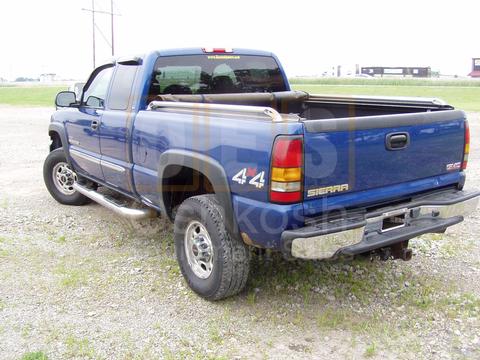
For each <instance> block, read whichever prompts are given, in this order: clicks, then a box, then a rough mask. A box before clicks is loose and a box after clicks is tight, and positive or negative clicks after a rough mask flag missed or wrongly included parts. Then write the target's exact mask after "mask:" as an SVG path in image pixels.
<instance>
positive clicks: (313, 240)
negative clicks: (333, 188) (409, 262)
mask: <svg viewBox="0 0 480 360" xmlns="http://www.w3.org/2000/svg"><path fill="white" fill-rule="evenodd" d="M479 196H480V192H479V191H461V190H456V189H449V190H442V191H436V192H434V193H430V194H428V195H423V196H419V197H416V198H414V199H412V201H410V202H408V203H402V204H399V205H395V206H390V207H384V208H380V209H376V210H374V211H370V212H363V213H361V212H360V213H359V212H345V213H344V214H343V216H342V217H337V218H335V219H325V220H319V221H317V222H315V223H313V224H310V225H308V226H305V227H303V228H300V229H295V230H286V231H284V232H283V233H282V243H283V249H284V251H286V252H287V253H289V254H291V255H292V256H294V257H297V258H302V259H328V258H331V257H335V256H338V255H355V254H360V253H364V252H368V251H371V250H374V249H378V248H382V247H388V246H391V245H393V244H396V243H399V242H402V241H405V240H409V239H411V238H414V237H416V236H419V235H422V234H426V233H437V232H443V231H445V229H446V228H448V227H449V226H452V225H455V224H458V223H459V222H462V221H463V219H464V217H465V216H467V215H468V214H470V213H472V212H474V211H475V209H476V208H477V206H478V202H479ZM392 217H396V218H400V219H402V220H401V221H402V222H403V224H401V225H399V226H396V227H390V228H388V229H387V228H384V220H385V219H391V218H392Z"/></svg>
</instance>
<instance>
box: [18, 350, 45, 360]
mask: <svg viewBox="0 0 480 360" xmlns="http://www.w3.org/2000/svg"><path fill="white" fill-rule="evenodd" d="M20 359H21V360H47V359H48V357H47V355H45V354H44V353H43V352H41V351H37V352H29V353H26V354H24V355H23V356H22V357H21V358H20Z"/></svg>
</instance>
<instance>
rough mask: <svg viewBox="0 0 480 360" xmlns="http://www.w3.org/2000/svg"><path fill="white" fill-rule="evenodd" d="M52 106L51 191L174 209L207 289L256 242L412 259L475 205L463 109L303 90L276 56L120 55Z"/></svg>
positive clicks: (196, 276) (208, 292) (230, 273)
mask: <svg viewBox="0 0 480 360" xmlns="http://www.w3.org/2000/svg"><path fill="white" fill-rule="evenodd" d="M56 106H57V111H56V112H55V113H54V114H53V116H52V118H51V123H50V126H49V130H48V131H49V135H50V138H51V146H50V153H49V155H48V156H47V158H46V160H45V164H44V173H43V175H44V180H45V183H46V186H47V188H48V190H49V192H50V193H51V195H52V196H53V198H54V199H55V200H57V201H58V202H60V203H62V204H68V205H82V204H85V203H87V202H88V201H90V200H94V201H96V202H98V203H100V204H102V205H104V206H106V207H107V208H109V209H111V210H113V211H115V212H116V213H118V214H119V215H121V216H125V217H128V218H130V219H137V220H138V219H144V218H149V217H155V216H159V215H162V216H165V217H168V218H169V219H170V220H171V221H172V222H174V241H175V252H176V257H177V259H178V263H179V266H180V269H181V272H182V274H183V276H184V277H185V280H186V282H187V283H188V285H189V286H190V287H191V288H192V289H193V290H194V291H195V292H196V293H198V294H199V295H201V296H203V297H204V298H206V299H210V300H217V299H222V298H225V297H227V296H231V295H233V294H236V293H238V292H239V291H241V290H242V289H243V288H244V286H245V284H246V282H247V277H248V274H249V262H250V250H251V247H258V248H263V249H272V250H277V251H281V252H283V253H284V254H285V256H288V257H292V258H300V259H329V258H336V257H339V256H347V257H350V256H355V255H358V254H370V253H371V252H377V253H379V254H382V256H383V257H385V258H394V259H397V258H401V259H403V260H408V259H409V258H410V257H411V249H409V248H408V241H409V239H411V238H414V237H416V236H419V235H422V234H425V233H442V232H444V231H445V230H446V229H447V228H448V227H449V226H452V225H455V224H458V223H459V222H461V221H463V220H464V216H465V215H467V214H469V213H471V212H473V211H474V210H475V209H476V207H477V203H478V195H479V193H478V192H476V191H466V190H463V186H464V183H465V169H466V167H467V161H468V153H469V128H468V123H467V120H466V119H465V113H463V112H462V111H459V110H455V109H454V108H453V107H452V106H450V105H448V104H446V103H444V102H443V101H441V100H438V99H427V98H390V97H366V96H325V95H311V94H307V93H305V92H301V91H292V90H291V89H290V86H289V83H288V80H287V77H286V75H285V72H284V70H283V69H282V66H281V64H280V62H279V61H278V59H277V57H276V56H275V55H273V54H271V53H269V52H263V51H254V50H245V49H200V48H199V49H180V50H164V51H163V50H162V51H153V52H151V53H148V54H146V55H142V56H137V57H129V58H119V59H116V60H114V61H111V62H108V63H105V64H103V65H102V66H100V67H98V68H96V69H95V70H94V71H93V73H92V74H91V76H90V78H89V79H88V81H87V82H86V84H85V86H84V88H83V90H82V94H81V98H80V100H77V98H76V96H75V93H73V92H61V93H59V94H58V95H57V98H56ZM101 188H104V189H103V190H102V189H101ZM105 188H107V189H109V190H107V191H105ZM112 192H113V194H114V195H115V194H120V195H121V198H129V199H131V200H134V202H133V203H132V201H130V202H127V204H133V205H125V204H124V203H122V202H119V201H118V199H117V200H116V199H114V198H112ZM109 194H110V195H109ZM116 198H118V197H116ZM135 203H137V204H136V205H135Z"/></svg>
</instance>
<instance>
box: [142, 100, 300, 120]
mask: <svg viewBox="0 0 480 360" xmlns="http://www.w3.org/2000/svg"><path fill="white" fill-rule="evenodd" d="M161 109H178V110H187V111H191V112H199V113H205V114H206V115H213V114H215V113H221V114H222V115H223V114H232V115H240V116H256V117H260V118H264V119H269V120H270V121H272V122H283V121H298V120H299V119H300V118H299V117H298V116H297V115H294V114H280V113H279V112H278V111H277V110H275V109H273V108H271V107H267V106H249V105H226V104H204V103H189V102H174V101H152V102H151V103H150V104H149V105H148V109H147V110H161Z"/></svg>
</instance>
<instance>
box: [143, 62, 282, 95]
mask: <svg viewBox="0 0 480 360" xmlns="http://www.w3.org/2000/svg"><path fill="white" fill-rule="evenodd" d="M286 90H287V89H286V88H285V82H284V79H283V76H282V73H281V71H280V69H279V67H278V64H277V62H276V61H275V59H274V58H272V57H268V56H255V55H234V54H210V55H208V54H205V55H187V56H184V55H183V56H165V57H160V58H158V60H157V62H156V64H155V70H154V73H153V78H152V83H151V87H150V95H159V94H224V93H247V92H275V91H286Z"/></svg>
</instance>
